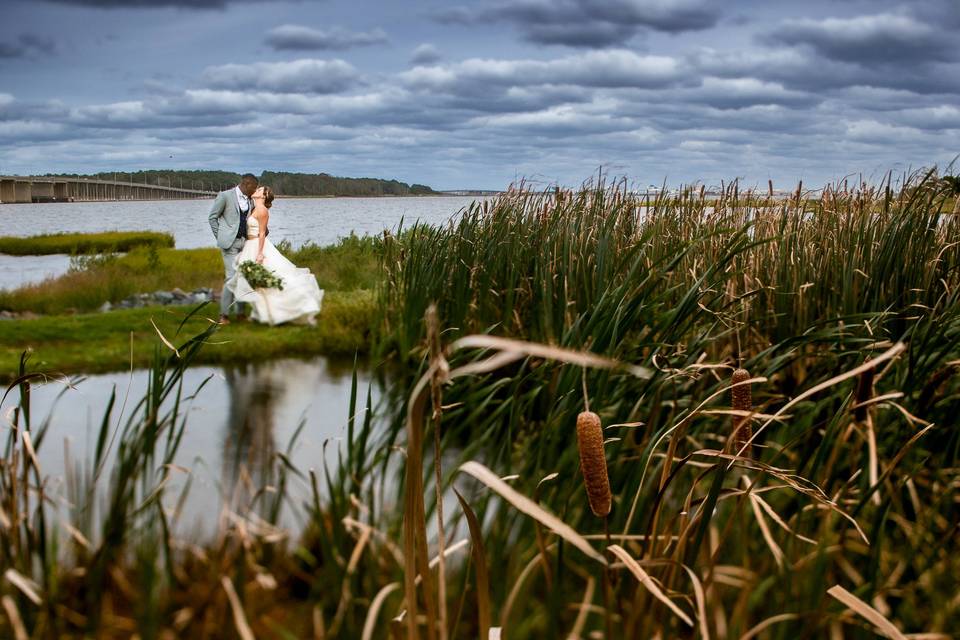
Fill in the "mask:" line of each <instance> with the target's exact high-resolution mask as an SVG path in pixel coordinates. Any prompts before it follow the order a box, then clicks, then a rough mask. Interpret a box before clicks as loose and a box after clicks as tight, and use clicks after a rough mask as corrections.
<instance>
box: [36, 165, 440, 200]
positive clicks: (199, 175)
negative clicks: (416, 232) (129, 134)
mask: <svg viewBox="0 0 960 640" xmlns="http://www.w3.org/2000/svg"><path fill="white" fill-rule="evenodd" d="M47 175H53V174H47ZM56 175H62V176H69V177H72V178H90V179H93V180H117V181H121V182H137V183H144V184H155V185H161V186H169V187H177V188H182V189H196V190H199V191H222V190H224V189H228V188H230V187H231V186H233V185H235V184H237V183H238V182H239V181H240V174H239V173H234V172H232V171H205V170H199V171H178V170H164V169H151V170H147V171H103V172H100V173H93V174H77V173H73V174H62V173H61V174H56ZM259 179H260V184H265V185H270V187H272V188H273V190H274V191H275V192H276V193H277V194H278V195H283V196H419V195H430V194H436V193H437V192H436V191H434V190H433V189H432V188H430V187H428V186H427V185H423V184H407V183H406V182H400V181H399V180H382V179H380V178H343V177H339V176H331V175H330V174H327V173H290V172H287V171H264V172H263V173H261V174H260V176H259Z"/></svg>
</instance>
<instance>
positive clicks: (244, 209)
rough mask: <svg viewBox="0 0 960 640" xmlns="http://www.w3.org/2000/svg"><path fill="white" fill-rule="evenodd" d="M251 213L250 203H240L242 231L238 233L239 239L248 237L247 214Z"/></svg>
mask: <svg viewBox="0 0 960 640" xmlns="http://www.w3.org/2000/svg"><path fill="white" fill-rule="evenodd" d="M249 212H250V201H249V200H247V201H246V202H242V203H240V229H239V230H238V231H237V237H238V238H246V237H247V214H248V213H249Z"/></svg>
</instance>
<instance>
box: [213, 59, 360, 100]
mask: <svg viewBox="0 0 960 640" xmlns="http://www.w3.org/2000/svg"><path fill="white" fill-rule="evenodd" d="M359 77H360V74H359V72H358V71H357V70H356V68H354V67H353V65H351V64H349V63H348V62H345V61H343V60H340V59H333V60H317V59H310V58H304V59H301V60H291V61H289V62H256V63H253V64H225V65H221V66H216V67H209V68H207V69H206V71H204V73H203V78H204V80H205V81H206V82H207V83H209V84H210V85H211V86H213V87H217V88H227V89H232V90H235V91H243V90H245V89H249V90H257V89H259V90H262V91H276V92H280V93H339V92H341V91H345V90H347V89H349V88H351V87H353V86H355V85H356V84H357V83H358V81H359Z"/></svg>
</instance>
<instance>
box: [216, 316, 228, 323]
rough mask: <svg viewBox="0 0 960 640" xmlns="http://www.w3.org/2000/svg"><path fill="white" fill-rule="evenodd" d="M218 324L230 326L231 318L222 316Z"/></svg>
mask: <svg viewBox="0 0 960 640" xmlns="http://www.w3.org/2000/svg"><path fill="white" fill-rule="evenodd" d="M217 324H230V318H228V317H227V316H220V321H219V322H218V323H217Z"/></svg>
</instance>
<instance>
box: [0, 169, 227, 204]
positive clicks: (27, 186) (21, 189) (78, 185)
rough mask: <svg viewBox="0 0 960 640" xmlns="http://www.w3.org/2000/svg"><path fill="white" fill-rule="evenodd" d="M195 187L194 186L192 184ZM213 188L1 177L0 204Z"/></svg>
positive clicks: (175, 196)
mask: <svg viewBox="0 0 960 640" xmlns="http://www.w3.org/2000/svg"><path fill="white" fill-rule="evenodd" d="M194 186H196V185H194ZM215 195H217V192H216V191H204V190H202V189H184V188H183V187H174V186H172V185H158V184H144V183H141V182H121V181H117V180H95V179H92V178H72V177H69V176H42V177H39V176H0V204H8V203H17V202H104V201H109V200H190V199H198V198H210V197H212V196H215Z"/></svg>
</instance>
